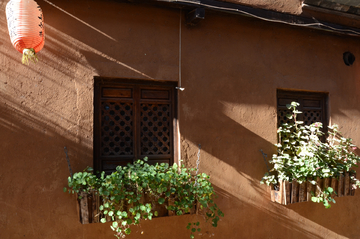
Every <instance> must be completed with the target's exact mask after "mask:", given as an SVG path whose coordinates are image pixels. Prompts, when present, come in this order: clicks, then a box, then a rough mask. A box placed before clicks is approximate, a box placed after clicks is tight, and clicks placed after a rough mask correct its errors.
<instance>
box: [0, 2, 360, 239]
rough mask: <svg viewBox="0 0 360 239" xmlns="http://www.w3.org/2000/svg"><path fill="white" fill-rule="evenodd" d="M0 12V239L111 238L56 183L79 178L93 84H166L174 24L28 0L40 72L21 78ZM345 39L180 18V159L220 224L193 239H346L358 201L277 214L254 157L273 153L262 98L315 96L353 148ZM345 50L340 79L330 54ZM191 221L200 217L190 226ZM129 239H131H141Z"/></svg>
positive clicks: (156, 14) (244, 22)
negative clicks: (212, 190)
mask: <svg viewBox="0 0 360 239" xmlns="http://www.w3.org/2000/svg"><path fill="white" fill-rule="evenodd" d="M6 2H7V1H1V2H0V33H1V34H0V141H1V144H0V161H1V168H0V184H1V190H0V209H1V213H0V238H4V239H10V238H11V239H13V238H52V239H53V238H60V239H65V238H89V239H91V238H113V236H112V232H111V230H110V228H109V225H108V224H105V225H104V224H90V225H81V224H80V223H79V222H78V218H77V213H76V205H75V199H74V197H72V196H71V195H68V194H65V193H63V192H62V188H63V187H64V186H66V183H67V177H68V175H69V171H68V168H67V163H66V159H65V153H64V151H63V149H64V146H66V147H67V148H68V151H69V157H70V161H71V164H72V168H73V171H80V170H82V169H84V168H85V167H86V166H88V165H90V166H91V165H92V160H93V158H92V142H93V132H92V128H93V77H94V76H97V75H98V76H104V77H115V78H134V79H155V80H168V81H169V80H170V81H178V60H179V58H178V57H179V54H178V53H179V21H180V11H179V10H176V9H166V8H157V7H151V6H147V5H135V4H128V3H119V2H116V1H111V0H108V1H95V0H94V1H76V3H74V1H60V0H53V1H50V0H49V1H40V0H39V1H38V3H39V4H40V5H41V7H42V9H43V11H44V15H45V23H46V44H45V48H44V49H43V50H42V51H41V52H40V53H39V58H40V62H39V63H38V64H36V65H30V66H24V65H22V64H21V63H20V60H21V54H19V53H18V52H17V51H15V50H14V49H13V47H12V46H11V43H10V40H9V37H8V34H7V27H6V19H5V13H4V9H5V5H6ZM358 41H359V39H357V38H353V37H346V36H338V35H332V34H330V33H326V32H320V31H316V30H309V29H303V28H293V27H289V26H285V25H279V24H270V23H267V22H264V21H259V20H254V19H251V18H243V17H239V16H230V15H224V14H216V13H214V12H207V14H206V19H205V20H204V21H202V22H201V23H200V24H199V25H198V26H196V27H194V28H188V27H186V26H185V25H184V17H182V47H181V49H182V85H181V86H182V87H185V91H183V92H179V121H180V133H181V154H182V158H183V159H184V163H185V164H186V165H187V166H195V162H196V154H197V145H198V144H199V143H200V144H201V145H202V151H201V163H200V172H205V173H208V174H210V175H211V180H212V182H213V183H214V185H215V187H216V189H217V191H218V194H219V198H218V199H217V204H218V205H219V206H220V207H221V208H222V209H223V211H224V213H225V217H224V218H223V219H222V221H221V222H220V223H219V226H218V228H217V229H213V228H210V227H207V226H204V227H203V230H202V235H200V236H199V237H198V238H283V239H287V238H360V236H359V233H358V230H357V227H356V226H354V225H358V224H359V223H360V221H359V219H358V216H357V215H358V214H359V213H360V209H359V207H358V206H357V205H358V204H359V203H360V196H359V195H360V194H359V193H358V194H357V195H356V196H354V197H344V198H339V199H337V204H336V205H334V206H333V208H331V209H330V210H325V209H324V208H323V206H321V205H317V204H314V203H298V204H294V205H289V206H281V205H278V204H274V203H271V202H270V201H269V194H268V192H267V188H266V187H265V186H260V185H259V181H260V179H261V177H262V176H263V173H264V172H265V171H266V166H265V164H264V161H263V158H262V155H261V153H260V149H262V150H263V151H264V152H265V153H267V154H268V158H269V157H271V154H272V153H274V147H273V144H274V143H276V89H278V88H282V89H297V90H309V91H321V92H328V93H329V114H330V116H331V122H332V123H338V124H340V125H341V126H342V127H341V130H342V132H343V133H344V135H345V136H347V137H352V138H353V139H354V142H355V144H357V145H359V146H360V134H359V133H360V128H359V123H360V117H359V116H360V112H359V110H360V107H359V104H358V102H359V100H360V95H359V93H358V92H359V90H360V79H359V62H358V58H359V56H360V48H359V46H358V45H359V44H358ZM345 51H351V52H352V53H353V54H354V55H355V57H357V60H356V61H355V64H354V65H353V66H351V67H348V66H346V65H345V64H344V63H343V61H342V54H343V52H345ZM190 220H199V218H196V216H182V217H171V218H158V219H154V220H153V221H151V222H145V223H143V224H142V225H141V227H135V228H133V232H134V233H133V234H132V235H131V236H129V238H130V239H131V238H147V239H154V238H159V239H162V238H163V239H168V238H179V239H182V238H188V237H189V232H188V231H187V230H186V229H185V226H186V224H187V223H188V222H189V221H190ZM200 220H201V218H200ZM141 232H143V234H141Z"/></svg>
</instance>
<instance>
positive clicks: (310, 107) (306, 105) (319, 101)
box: [277, 90, 328, 132]
mask: <svg viewBox="0 0 360 239" xmlns="http://www.w3.org/2000/svg"><path fill="white" fill-rule="evenodd" d="M292 101H296V102H298V103H300V106H299V107H298V110H299V111H301V112H302V114H299V115H298V117H297V119H298V120H301V121H304V124H305V125H310V124H312V123H315V122H321V123H322V124H323V130H324V132H326V131H327V126H328V119H327V94H326V93H321V92H303V91H285V90H278V91H277V110H278V114H277V125H278V127H279V126H281V124H283V123H288V122H290V121H291V120H289V119H288V118H287V117H286V115H287V114H290V113H292V112H291V111H290V110H288V109H287V107H286V104H290V103H291V102H292Z"/></svg>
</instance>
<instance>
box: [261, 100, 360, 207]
mask: <svg viewBox="0 0 360 239" xmlns="http://www.w3.org/2000/svg"><path fill="white" fill-rule="evenodd" d="M298 106H299V103H297V102H292V103H291V104H289V105H287V108H288V109H290V110H291V111H292V114H289V115H287V117H288V118H289V119H291V120H292V123H284V124H282V125H281V127H279V129H278V131H277V132H278V140H279V143H278V144H276V145H275V146H276V147H277V152H278V153H277V154H274V155H273V157H272V160H271V161H270V163H272V164H273V165H274V167H273V169H271V170H270V172H267V173H265V176H264V177H263V179H262V181H261V183H266V184H267V185H271V186H272V188H273V189H274V190H275V191H277V192H278V193H275V196H276V197H275V198H274V199H273V200H274V201H277V202H279V203H282V204H289V203H293V202H299V201H308V200H310V199H311V201H313V202H317V203H320V202H322V203H323V204H324V206H325V207H326V208H330V207H331V205H330V202H333V203H335V200H334V196H335V195H339V196H343V195H353V193H354V191H353V190H355V188H356V187H358V186H359V185H360V181H359V180H358V179H356V177H355V176H356V172H355V170H353V168H354V167H355V166H356V167H357V164H358V162H360V157H359V156H358V155H357V154H356V153H355V150H356V149H357V148H356V146H355V145H354V144H352V140H351V139H350V138H344V137H342V136H341V135H340V132H339V130H338V126H337V125H332V126H328V128H329V130H328V138H327V139H326V142H322V141H321V140H320V139H321V137H322V136H323V135H324V133H323V132H322V131H321V128H322V124H321V123H319V122H316V123H313V124H311V125H304V124H303V122H302V121H299V120H297V115H298V114H300V113H301V112H300V111H298V110H297V107H298ZM291 186H292V188H291ZM344 189H345V190H344ZM291 190H292V191H291ZM300 194H301V195H300ZM299 198H300V199H299Z"/></svg>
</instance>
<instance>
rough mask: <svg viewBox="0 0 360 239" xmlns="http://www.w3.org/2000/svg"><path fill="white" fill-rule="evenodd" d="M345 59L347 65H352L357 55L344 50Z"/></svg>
mask: <svg viewBox="0 0 360 239" xmlns="http://www.w3.org/2000/svg"><path fill="white" fill-rule="evenodd" d="M343 59H344V63H345V65H347V66H351V65H352V64H354V61H355V56H354V54H352V53H351V52H349V51H347V52H344V54H343Z"/></svg>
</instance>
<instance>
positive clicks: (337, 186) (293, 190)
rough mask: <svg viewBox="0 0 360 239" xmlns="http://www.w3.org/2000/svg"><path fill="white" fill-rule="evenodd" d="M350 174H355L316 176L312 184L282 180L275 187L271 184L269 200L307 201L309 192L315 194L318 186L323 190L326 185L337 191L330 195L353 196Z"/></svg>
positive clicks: (280, 201)
mask: <svg viewBox="0 0 360 239" xmlns="http://www.w3.org/2000/svg"><path fill="white" fill-rule="evenodd" d="M351 176H355V175H350V173H345V174H342V175H340V177H339V178H322V179H321V178H317V179H316V183H317V185H313V184H311V183H310V182H304V183H302V184H299V183H298V182H297V181H296V180H293V181H292V182H288V181H283V182H280V185H279V186H278V187H277V188H274V185H271V201H273V202H277V203H280V204H283V205H288V204H291V203H297V202H307V201H311V197H312V194H311V192H313V193H315V195H317V194H319V192H320V191H319V188H320V189H321V190H324V188H327V187H332V188H333V189H334V191H335V192H336V193H337V195H336V194H335V193H333V195H332V197H343V196H354V195H355V189H354V188H355V187H353V182H351Z"/></svg>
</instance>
